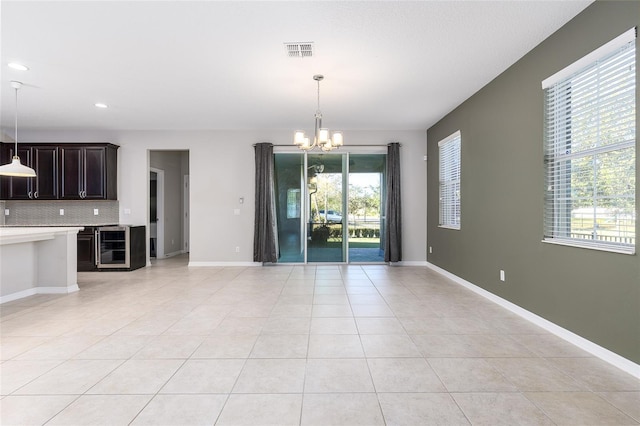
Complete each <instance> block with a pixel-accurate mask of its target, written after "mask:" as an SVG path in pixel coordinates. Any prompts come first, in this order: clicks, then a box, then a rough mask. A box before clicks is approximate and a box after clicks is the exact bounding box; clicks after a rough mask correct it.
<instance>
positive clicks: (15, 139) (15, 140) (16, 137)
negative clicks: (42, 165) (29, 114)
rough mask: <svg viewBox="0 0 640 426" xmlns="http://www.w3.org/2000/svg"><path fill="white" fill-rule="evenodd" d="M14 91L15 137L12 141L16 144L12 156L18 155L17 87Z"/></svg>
mask: <svg viewBox="0 0 640 426" xmlns="http://www.w3.org/2000/svg"><path fill="white" fill-rule="evenodd" d="M15 92H16V117H15V126H16V130H15V138H14V142H15V144H16V151H15V152H14V153H13V156H14V157H17V156H18V88H17V87H16V88H15Z"/></svg>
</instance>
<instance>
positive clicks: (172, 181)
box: [148, 150, 190, 259]
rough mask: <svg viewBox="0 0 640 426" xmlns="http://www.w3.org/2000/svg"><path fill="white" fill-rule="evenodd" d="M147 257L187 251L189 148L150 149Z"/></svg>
mask: <svg viewBox="0 0 640 426" xmlns="http://www.w3.org/2000/svg"><path fill="white" fill-rule="evenodd" d="M148 209H149V210H148V211H149V228H148V229H149V234H148V235H149V239H148V253H149V257H150V258H154V257H155V258H156V259H164V258H168V257H172V256H176V255H179V254H183V253H188V251H189V218H190V215H189V151H186V150H150V151H149V198H148Z"/></svg>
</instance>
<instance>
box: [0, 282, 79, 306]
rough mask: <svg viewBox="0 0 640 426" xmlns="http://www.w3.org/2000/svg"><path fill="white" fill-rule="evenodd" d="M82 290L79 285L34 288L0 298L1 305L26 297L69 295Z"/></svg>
mask: <svg viewBox="0 0 640 426" xmlns="http://www.w3.org/2000/svg"><path fill="white" fill-rule="evenodd" d="M78 290H80V289H79V288H78V285H77V284H74V285H70V286H68V287H33V288H28V289H26V290H22V291H19V292H17V293H11V294H7V295H6V296H2V297H0V304H3V303H7V302H12V301H14V300H18V299H22V298H25V297H29V296H33V295H36V294H69V293H74V292H76V291H78Z"/></svg>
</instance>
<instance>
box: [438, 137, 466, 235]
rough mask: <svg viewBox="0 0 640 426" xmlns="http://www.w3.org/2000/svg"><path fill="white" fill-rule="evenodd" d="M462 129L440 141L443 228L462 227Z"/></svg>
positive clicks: (441, 221) (441, 218)
mask: <svg viewBox="0 0 640 426" xmlns="http://www.w3.org/2000/svg"><path fill="white" fill-rule="evenodd" d="M460 142H461V138H460V131H457V132H455V133H454V134H452V135H451V136H449V137H447V138H445V139H443V140H441V141H440V142H438V151H439V154H440V215H439V216H440V219H439V224H440V226H441V227H443V228H452V229H460Z"/></svg>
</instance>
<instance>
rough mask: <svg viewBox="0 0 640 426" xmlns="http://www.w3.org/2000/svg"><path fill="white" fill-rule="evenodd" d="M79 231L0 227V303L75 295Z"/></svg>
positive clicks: (75, 228)
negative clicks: (31, 297)
mask: <svg viewBox="0 0 640 426" xmlns="http://www.w3.org/2000/svg"><path fill="white" fill-rule="evenodd" d="M82 229H83V228H82V227H15V228H14V227H0V303H5V302H9V301H12V300H16V299H20V298H23V297H27V296H31V295H34V294H56V293H65V294H66V293H72V292H74V291H78V272H77V234H78V231H80V230H82Z"/></svg>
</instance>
